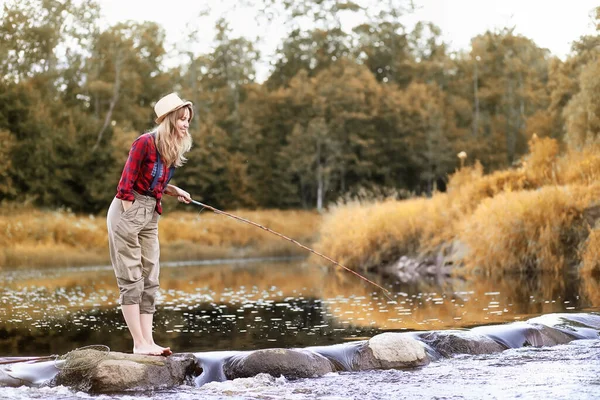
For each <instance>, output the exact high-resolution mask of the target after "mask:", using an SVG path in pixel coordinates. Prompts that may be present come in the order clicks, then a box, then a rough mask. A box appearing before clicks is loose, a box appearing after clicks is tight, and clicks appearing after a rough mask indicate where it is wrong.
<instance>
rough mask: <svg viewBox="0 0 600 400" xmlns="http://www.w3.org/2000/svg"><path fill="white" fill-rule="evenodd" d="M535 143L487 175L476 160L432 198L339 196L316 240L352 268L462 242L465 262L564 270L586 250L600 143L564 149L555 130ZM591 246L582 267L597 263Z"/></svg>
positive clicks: (497, 268) (598, 193)
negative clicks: (342, 199)
mask: <svg viewBox="0 0 600 400" xmlns="http://www.w3.org/2000/svg"><path fill="white" fill-rule="evenodd" d="M529 147H530V153H529V154H528V155H527V156H526V157H524V158H523V160H522V161H521V165H520V166H519V167H518V168H515V169H508V170H505V171H496V172H493V173H491V174H488V175H485V174H484V172H483V167H482V166H481V165H480V164H479V163H478V162H476V163H475V164H474V165H473V166H469V167H464V168H461V169H459V170H458V171H456V172H455V173H454V174H453V175H451V176H450V179H449V183H448V189H447V192H446V193H435V194H434V195H433V196H432V197H431V198H417V199H409V200H401V201H397V200H388V201H380V202H372V203H370V204H367V205H361V204H359V203H349V204H346V205H338V206H336V207H335V208H334V209H333V210H332V211H331V212H330V213H329V214H328V215H327V216H326V217H325V218H324V221H323V227H322V231H321V232H322V236H321V241H320V242H319V243H318V247H319V248H320V249H327V250H328V251H329V254H331V255H332V257H333V258H336V259H337V260H338V261H342V263H345V265H346V266H348V267H350V268H353V269H368V268H371V267H374V266H377V265H379V264H381V263H385V262H390V261H395V258H397V257H399V256H401V255H404V254H407V255H413V256H418V255H421V256H422V255H433V254H437V253H438V252H439V251H442V250H444V248H445V247H446V246H448V245H450V244H452V243H455V242H459V243H463V244H465V245H466V248H467V250H468V252H467V254H466V256H465V257H464V259H463V262H464V264H465V265H466V266H467V268H466V271H471V272H473V271H476V270H477V271H480V272H483V273H485V274H486V275H493V274H502V273H504V272H525V271H531V270H535V271H552V272H553V273H554V274H558V273H560V272H562V270H563V268H564V266H565V265H566V264H571V263H577V262H579V261H580V260H581V255H580V254H579V253H578V251H577V250H578V249H579V248H580V247H581V246H582V243H583V242H584V241H585V240H586V238H587V235H588V225H587V224H586V222H585V220H584V218H583V217H582V216H583V212H584V210H585V208H586V207H590V206H592V205H596V204H598V199H599V198H600V184H599V183H598V182H600V157H598V156H597V154H598V152H599V150H600V148H591V147H590V148H587V149H585V150H583V151H581V152H575V151H570V152H568V153H566V154H564V155H562V156H561V155H560V154H559V146H558V143H557V142H556V141H555V140H554V139H550V138H537V137H536V136H534V137H533V138H532V139H531V140H530V142H529ZM591 240H597V239H593V238H592V239H591ZM593 247H594V248H597V247H598V246H597V245H595V246H593ZM588 248H590V246H588ZM593 251H595V250H593ZM591 252H592V250H588V253H589V255H588V256H585V255H584V256H583V259H584V260H586V259H587V260H588V261H586V266H584V269H591V268H595V269H594V270H596V269H597V268H598V267H590V266H589V265H592V262H595V261H592V259H593V258H594V257H595V256H596V255H595V254H591ZM596 259H597V258H596Z"/></svg>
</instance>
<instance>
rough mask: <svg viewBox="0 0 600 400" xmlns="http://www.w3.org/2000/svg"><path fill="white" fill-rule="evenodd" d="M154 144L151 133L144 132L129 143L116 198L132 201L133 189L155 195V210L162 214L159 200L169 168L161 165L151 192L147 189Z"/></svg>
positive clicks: (153, 162) (150, 177)
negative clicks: (129, 147) (158, 176)
mask: <svg viewBox="0 0 600 400" xmlns="http://www.w3.org/2000/svg"><path fill="white" fill-rule="evenodd" d="M156 161H157V159H156V145H155V143H154V138H153V137H152V134H151V133H145V134H143V135H141V136H140V137H138V138H137V139H136V140H135V141H134V142H133V144H132V145H131V150H129V157H128V158H127V162H126V163H125V167H124V168H123V173H122V174H121V180H120V181H119V185H118V186H117V199H121V200H126V201H133V200H134V196H133V191H134V190H135V191H136V192H137V193H139V194H143V195H147V196H152V197H156V208H155V210H156V212H157V213H159V214H162V205H161V204H160V200H161V198H162V195H163V192H164V190H165V189H166V185H165V183H166V181H167V179H168V177H169V169H168V168H167V166H166V165H164V164H163V165H162V169H163V171H162V176H161V177H160V178H159V179H158V182H157V183H156V186H155V187H154V190H153V191H152V193H148V189H150V186H151V185H152V180H153V179H154V177H153V176H152V168H154V164H155V163H156Z"/></svg>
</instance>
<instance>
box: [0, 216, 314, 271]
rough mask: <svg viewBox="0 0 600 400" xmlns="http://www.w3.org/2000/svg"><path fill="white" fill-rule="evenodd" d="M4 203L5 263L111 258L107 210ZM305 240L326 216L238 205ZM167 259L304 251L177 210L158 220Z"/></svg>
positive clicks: (1, 254)
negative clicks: (80, 211) (90, 212)
mask: <svg viewBox="0 0 600 400" xmlns="http://www.w3.org/2000/svg"><path fill="white" fill-rule="evenodd" d="M8 208H9V207H5V209H4V210H2V211H1V212H0V233H1V234H0V268H2V267H7V266H9V267H23V266H27V267H44V266H66V265H69V266H74V265H95V264H100V263H108V261H109V259H108V240H107V231H106V220H105V218H104V216H101V217H95V216H82V215H75V214H73V213H70V212H68V211H52V212H43V211H39V210H34V209H28V208H14V207H13V208H10V210H7V209H8ZM233 214H235V215H238V216H241V217H243V218H246V219H249V220H251V221H253V222H256V223H259V224H261V225H263V226H266V227H268V228H270V229H272V230H275V231H277V232H280V233H282V234H284V235H286V236H289V237H291V238H292V239H295V240H298V241H300V242H301V243H302V242H304V243H308V244H310V243H312V241H313V240H314V237H315V234H316V233H317V232H318V229H319V223H320V220H321V216H320V215H319V214H318V213H316V212H309V211H279V210H272V211H269V210H266V211H246V210H240V211H235V212H233ZM159 237H160V238H161V252H162V259H163V260H165V261H166V260H189V259H207V258H222V257H257V256H279V255H296V254H305V253H302V252H303V250H301V249H299V248H297V246H295V245H293V244H292V243H290V242H289V241H286V240H284V239H281V238H279V237H277V236H275V235H273V234H271V233H269V232H266V231H264V230H262V229H260V228H258V227H255V226H251V225H249V224H246V223H242V222H240V221H236V220H233V219H231V218H228V217H225V216H222V215H216V214H214V213H212V212H208V211H205V212H203V213H201V214H199V213H184V212H176V213H171V214H167V215H165V216H164V217H162V218H161V221H160V224H159Z"/></svg>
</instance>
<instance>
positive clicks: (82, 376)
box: [51, 352, 198, 393]
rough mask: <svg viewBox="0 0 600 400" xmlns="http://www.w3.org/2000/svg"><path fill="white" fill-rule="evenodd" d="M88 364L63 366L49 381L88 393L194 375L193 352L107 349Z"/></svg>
mask: <svg viewBox="0 0 600 400" xmlns="http://www.w3.org/2000/svg"><path fill="white" fill-rule="evenodd" d="M86 364H88V365H89V364H92V366H91V368H82V369H72V370H71V369H63V370H61V371H60V372H59V373H58V375H56V377H55V378H54V379H53V381H52V383H51V385H64V386H69V387H71V388H73V389H74V390H79V391H84V392H89V393H109V392H124V391H133V390H144V391H145V390H156V389H165V388H170V387H174V386H179V385H182V384H184V383H190V380H191V378H192V377H193V376H195V375H197V372H198V371H197V364H196V358H195V357H194V355H193V354H174V355H172V356H170V357H160V356H144V355H136V354H125V353H117V352H110V353H108V354H107V355H106V357H105V358H103V359H102V360H101V361H100V362H99V363H98V364H96V365H93V364H94V363H86V362H85V360H81V365H86Z"/></svg>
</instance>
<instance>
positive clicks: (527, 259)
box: [457, 187, 585, 275]
mask: <svg viewBox="0 0 600 400" xmlns="http://www.w3.org/2000/svg"><path fill="white" fill-rule="evenodd" d="M574 189H575V188H570V187H544V188H541V189H538V190H534V191H519V192H506V193H502V194H500V195H498V196H496V197H494V198H490V199H487V200H485V201H483V202H482V203H481V204H480V205H479V207H477V209H476V210H475V212H474V213H473V214H472V215H470V216H469V217H467V218H466V219H465V220H464V221H463V223H462V225H461V228H460V230H459V231H458V232H457V236H458V237H459V239H460V240H461V241H462V242H463V243H465V244H466V245H467V247H468V248H469V255H468V257H467V258H466V259H465V260H464V261H465V266H466V267H467V269H471V270H481V271H482V272H484V273H485V274H486V275H493V274H495V273H496V272H501V271H505V270H510V271H518V272H527V271H551V272H553V273H556V274H559V273H562V270H563V266H564V264H565V261H566V260H568V259H569V257H572V256H573V255H574V253H575V251H576V249H577V248H576V247H572V246H573V245H575V246H576V245H577V243H578V242H579V241H580V240H581V238H582V237H583V236H584V234H585V232H584V231H585V228H584V226H583V224H581V223H579V224H577V223H574V221H575V219H576V218H578V217H579V216H580V215H581V211H582V208H583V206H582V204H581V200H582V198H581V197H578V196H577V193H578V192H579V190H574Z"/></svg>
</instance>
